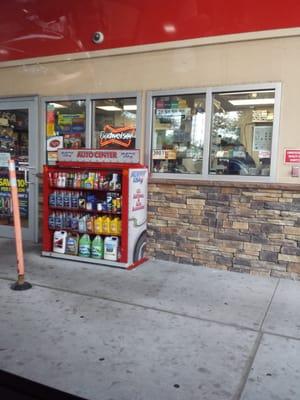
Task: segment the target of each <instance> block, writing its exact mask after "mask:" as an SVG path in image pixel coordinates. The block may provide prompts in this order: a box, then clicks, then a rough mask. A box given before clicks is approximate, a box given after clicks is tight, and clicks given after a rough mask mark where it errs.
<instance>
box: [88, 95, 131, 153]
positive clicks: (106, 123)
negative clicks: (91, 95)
mask: <svg viewBox="0 0 300 400" xmlns="http://www.w3.org/2000/svg"><path fill="white" fill-rule="evenodd" d="M92 109H93V135H92V146H93V148H100V149H135V148H136V122H137V98H136V97H130V98H111V99H100V100H94V101H93V105H92Z"/></svg>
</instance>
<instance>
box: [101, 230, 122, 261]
mask: <svg viewBox="0 0 300 400" xmlns="http://www.w3.org/2000/svg"><path fill="white" fill-rule="evenodd" d="M118 258H119V238H118V237H117V236H107V237H106V238H105V239H104V259H105V260H111V261H117V260H118Z"/></svg>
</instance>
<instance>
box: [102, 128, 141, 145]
mask: <svg viewBox="0 0 300 400" xmlns="http://www.w3.org/2000/svg"><path fill="white" fill-rule="evenodd" d="M133 139H135V127H134V126H123V127H121V128H113V127H112V126H110V125H105V126H104V130H103V131H101V132H100V134H99V145H100V147H101V148H103V147H106V146H108V145H112V144H116V145H119V146H121V147H125V148H129V147H130V146H131V144H132V140H133Z"/></svg>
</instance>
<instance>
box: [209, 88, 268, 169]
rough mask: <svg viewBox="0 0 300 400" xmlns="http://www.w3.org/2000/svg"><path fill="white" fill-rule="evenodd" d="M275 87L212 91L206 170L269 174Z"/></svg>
mask: <svg viewBox="0 0 300 400" xmlns="http://www.w3.org/2000/svg"><path fill="white" fill-rule="evenodd" d="M274 103H275V90H254V91H240V92H234V93H232V92H222V93H214V94H213V115H212V128H211V141H210V157H209V173H210V174H221V175H253V176H260V175H263V176H270V164H271V156H272V154H271V149H272V135H273V119H274Z"/></svg>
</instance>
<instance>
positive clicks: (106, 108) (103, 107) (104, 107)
mask: <svg viewBox="0 0 300 400" xmlns="http://www.w3.org/2000/svg"><path fill="white" fill-rule="evenodd" d="M96 108H99V110H104V111H122V108H120V107H117V106H96Z"/></svg>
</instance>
